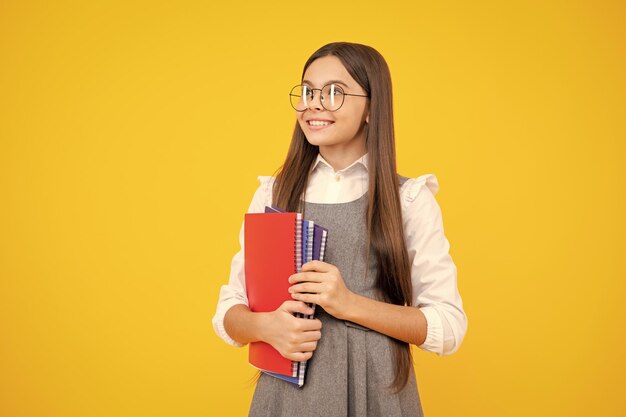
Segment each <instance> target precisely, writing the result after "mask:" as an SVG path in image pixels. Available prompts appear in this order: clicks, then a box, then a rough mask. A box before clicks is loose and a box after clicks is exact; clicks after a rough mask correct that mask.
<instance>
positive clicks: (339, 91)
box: [328, 84, 343, 97]
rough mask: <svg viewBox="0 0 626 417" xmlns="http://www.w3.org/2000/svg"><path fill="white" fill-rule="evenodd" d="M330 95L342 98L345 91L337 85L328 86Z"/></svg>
mask: <svg viewBox="0 0 626 417" xmlns="http://www.w3.org/2000/svg"><path fill="white" fill-rule="evenodd" d="M328 90H329V91H328V93H329V94H332V95H334V96H335V97H336V96H340V95H342V94H343V90H342V89H341V87H339V86H338V85H337V84H331V85H329V86H328Z"/></svg>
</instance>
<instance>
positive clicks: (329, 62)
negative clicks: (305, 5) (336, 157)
mask: <svg viewBox="0 0 626 417" xmlns="http://www.w3.org/2000/svg"><path fill="white" fill-rule="evenodd" d="M331 82H334V83H335V84H337V85H340V86H341V87H342V88H343V90H344V92H345V93H347V94H362V95H365V94H366V92H365V91H364V90H363V88H361V86H360V85H359V84H358V83H357V82H356V81H355V80H354V78H352V77H351V76H350V74H349V73H348V71H347V70H346V68H345V67H344V66H343V64H342V63H341V61H340V60H339V58H337V57H336V56H332V55H328V56H324V57H321V58H318V59H316V60H315V61H313V62H312V63H311V65H309V67H308V68H307V69H306V72H305V73H304V78H303V80H302V84H305V85H308V86H309V87H311V88H319V89H321V88H322V87H323V86H325V85H327V84H330V83H331ZM368 107H369V99H368V98H366V97H356V96H346V97H345V99H344V103H343V106H341V108H340V109H339V110H337V111H334V112H330V111H328V110H326V109H324V107H322V105H321V104H320V91H319V90H316V91H315V97H314V99H313V100H312V101H311V102H309V105H308V107H307V108H306V110H304V111H303V112H298V113H297V117H298V123H299V124H300V128H301V129H302V131H303V132H304V135H305V136H306V138H307V140H308V141H309V143H310V144H311V145H316V146H319V147H320V153H322V156H324V157H326V154H329V153H331V152H333V153H336V152H341V153H342V154H344V156H347V155H346V154H349V155H354V157H355V159H356V158H358V157H360V156H362V155H363V154H364V153H365V132H364V127H365V123H366V122H367V121H368ZM329 156H330V155H329Z"/></svg>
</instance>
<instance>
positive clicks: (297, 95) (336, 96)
mask: <svg viewBox="0 0 626 417" xmlns="http://www.w3.org/2000/svg"><path fill="white" fill-rule="evenodd" d="M316 91H319V92H320V104H321V105H322V107H323V108H324V109H326V110H328V111H337V110H339V109H340V108H341V106H343V101H344V99H345V96H357V97H369V96H368V95H363V94H348V93H346V92H345V91H343V88H341V87H340V86H339V85H337V84H328V85H325V86H324V87H322V88H311V87H309V86H308V85H303V84H299V85H296V86H295V87H294V88H292V89H291V92H290V93H289V100H290V102H291V107H293V108H294V109H295V110H296V111H305V110H306V109H307V108H308V107H309V105H310V103H311V102H313V99H314V98H315V92H316Z"/></svg>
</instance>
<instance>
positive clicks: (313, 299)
mask: <svg viewBox="0 0 626 417" xmlns="http://www.w3.org/2000/svg"><path fill="white" fill-rule="evenodd" d="M291 298H293V299H294V300H298V301H304V302H305V303H313V304H319V300H320V295H319V294H307V293H302V292H296V293H293V294H291ZM322 307H323V306H322Z"/></svg>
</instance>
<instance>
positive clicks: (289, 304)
mask: <svg viewBox="0 0 626 417" xmlns="http://www.w3.org/2000/svg"><path fill="white" fill-rule="evenodd" d="M280 308H281V309H283V310H284V311H287V312H288V313H291V314H293V313H301V314H313V309H312V308H311V307H309V306H308V305H306V304H305V303H303V302H302V301H292V300H287V301H285V302H283V303H282V304H281V306H280Z"/></svg>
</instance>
